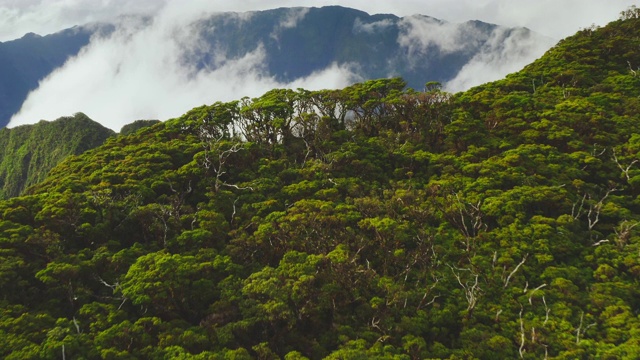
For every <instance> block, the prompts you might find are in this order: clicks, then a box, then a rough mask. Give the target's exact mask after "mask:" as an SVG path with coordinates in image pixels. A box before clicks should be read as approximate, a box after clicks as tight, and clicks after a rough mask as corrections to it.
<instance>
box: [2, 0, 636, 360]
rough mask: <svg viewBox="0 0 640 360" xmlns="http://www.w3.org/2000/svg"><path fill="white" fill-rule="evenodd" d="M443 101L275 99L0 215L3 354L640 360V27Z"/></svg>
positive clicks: (221, 107)
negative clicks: (639, 127)
mask: <svg viewBox="0 0 640 360" xmlns="http://www.w3.org/2000/svg"><path fill="white" fill-rule="evenodd" d="M638 15H639V12H638V11H637V10H635V9H631V10H630V11H629V12H627V13H625V14H624V16H623V19H621V20H619V21H615V22H613V23H611V24H609V25H608V26H606V27H604V28H600V29H595V28H590V29H585V30H582V31H580V32H579V33H578V34H576V35H575V36H573V37H570V38H568V39H565V40H563V41H561V42H560V43H559V44H558V45H557V46H556V47H554V48H553V49H551V50H550V51H549V52H548V53H547V54H546V55H545V56H544V57H543V58H541V59H540V60H538V61H536V62H534V63H533V64H531V65H529V66H527V67H526V68H525V69H524V70H523V71H521V72H518V73H515V74H512V75H510V76H508V77H507V78H506V79H504V80H501V81H497V82H494V83H489V84H486V85H483V86H479V87H476V88H473V89H471V90H469V91H467V92H465V93H460V94H456V95H450V94H447V93H444V92H442V91H441V90H440V88H439V87H438V86H433V84H432V86H429V88H428V89H427V91H425V92H416V91H413V90H406V89H405V83H404V81H403V80H402V79H384V80H373V81H368V82H365V83H361V84H356V85H353V86H350V87H347V88H345V89H343V90H324V91H305V90H283V89H275V90H272V91H269V92H267V93H266V94H264V95H263V96H261V97H259V98H255V99H249V98H244V99H241V100H238V101H233V102H228V103H215V104H213V105H209V106H202V107H199V108H196V109H193V110H191V111H189V112H188V113H186V114H185V115H183V116H182V117H180V118H178V119H173V120H169V121H166V122H163V123H158V124H155V125H154V126H152V127H146V128H143V129H141V130H139V131H137V132H136V133H134V134H131V135H128V136H119V137H115V138H110V139H108V140H107V141H106V143H105V144H104V145H103V146H101V147H99V148H97V149H94V150H90V151H88V152H86V153H84V154H82V155H79V156H72V157H70V158H68V159H67V160H66V161H64V162H63V163H62V164H60V165H58V166H57V167H56V168H55V169H54V170H53V171H52V172H51V173H50V175H49V176H48V178H47V179H46V180H44V181H43V182H41V183H39V184H37V185H35V186H33V187H31V188H30V189H28V190H27V195H25V196H21V197H16V198H12V199H9V200H6V201H2V202H0V215H1V216H0V227H1V229H2V232H1V233H0V234H1V235H0V256H1V257H2V260H1V261H0V293H1V294H2V299H1V300H0V304H1V306H2V312H1V313H0V337H1V338H2V339H4V341H3V342H0V354H1V355H2V356H4V357H5V358H7V359H28V358H61V357H63V358H64V357H67V358H74V359H81V358H86V359H93V358H104V359H116V358H118V359H126V358H131V359H133V358H154V359H155V358H157V359H162V358H178V359H211V358H220V359H226V358H261V359H274V358H285V359H302V358H330V359H331V358H333V359H352V358H357V359H365V358H366V359H369V358H399V359H421V358H449V359H472V358H478V359H498V358H505V359H506V358H524V359H539V358H559V359H576V358H584V359H587V358H603V359H624V358H627V359H632V358H635V357H636V356H637V354H639V353H640V344H639V342H640V334H639V332H640V319H639V318H638V312H639V310H640V296H639V295H640V294H639V292H640V290H639V289H640V287H638V280H639V279H640V257H639V255H638V254H639V252H640V238H639V237H638V233H637V229H638V227H637V226H638V224H640V215H638V214H640V203H639V201H638V195H639V194H640V163H639V160H640V157H639V155H638V151H640V134H639V133H638V131H637V129H638V124H639V121H640V117H639V115H638V114H639V113H640V111H639V110H640V78H639V77H638V74H637V72H638V71H640V52H638V51H637V49H638V48H639V46H640V36H638V34H640V19H638Z"/></svg>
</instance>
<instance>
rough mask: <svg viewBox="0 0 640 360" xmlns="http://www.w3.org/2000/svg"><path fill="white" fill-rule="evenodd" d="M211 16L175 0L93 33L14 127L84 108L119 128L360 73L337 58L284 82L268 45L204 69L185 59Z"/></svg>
mask: <svg viewBox="0 0 640 360" xmlns="http://www.w3.org/2000/svg"><path fill="white" fill-rule="evenodd" d="M203 16H205V15H204V14H203V13H202V12H200V11H189V10H188V9H182V10H178V9H175V8H173V7H172V6H167V7H166V8H165V9H164V10H163V11H162V12H161V13H160V14H158V16H157V17H155V18H154V20H153V21H152V22H151V23H150V24H147V25H146V26H143V25H141V23H140V22H136V21H128V22H123V23H121V25H120V27H119V29H118V31H116V32H115V33H114V34H112V35H111V36H109V37H108V38H96V39H93V41H92V42H91V44H90V45H89V46H88V47H86V48H85V49H83V50H82V51H81V53H80V54H79V55H78V56H77V57H75V58H73V59H71V60H70V61H68V62H67V63H66V64H65V65H64V66H63V67H62V68H60V69H59V70H57V71H55V72H54V73H53V74H51V75H50V76H49V77H47V78H46V79H45V80H43V81H42V82H41V84H40V86H39V87H38V89H37V90H35V91H34V92H32V93H31V94H29V96H28V98H27V100H26V101H25V103H24V104H23V107H22V109H21V110H20V112H19V113H18V114H16V115H14V117H13V118H12V119H11V122H10V124H9V127H13V126H17V125H22V124H26V123H34V122H37V121H39V120H40V119H49V120H51V119H55V118H57V117H60V116H65V115H69V114H73V113H75V112H78V111H82V112H84V113H86V114H87V115H88V116H89V117H91V118H93V119H94V120H96V121H99V122H100V123H102V124H103V125H104V126H107V127H109V128H111V129H114V130H116V131H118V130H119V129H120V128H121V127H122V126H123V125H125V124H127V123H130V122H131V121H133V120H136V119H142V118H144V119H149V118H158V119H162V120H165V119H168V118H171V117H176V116H179V115H181V114H182V113H184V112H185V111H187V110H189V109H191V108H193V107H195V106H199V105H202V104H210V103H213V102H215V101H229V100H234V99H239V98H241V97H243V96H258V95H261V94H263V93H264V92H266V91H268V90H270V89H272V88H276V87H294V88H295V87H305V88H308V89H314V88H315V89H318V88H337V87H344V86H346V85H348V84H349V83H351V82H353V81H354V80H357V79H354V75H353V74H352V72H351V71H350V69H349V68H348V67H339V66H337V65H335V64H334V65H332V66H330V67H329V68H327V69H324V70H323V71H320V72H317V73H314V74H311V75H310V76H308V77H307V78H304V79H298V80H296V81H295V82H293V83H290V84H284V83H279V82H277V81H275V80H274V79H273V78H272V77H270V76H268V75H266V71H265V69H264V68H263V64H264V57H265V53H264V50H263V49H262V47H258V48H256V49H255V50H254V51H252V52H250V53H248V54H247V55H245V56H244V57H242V58H240V59H226V58H224V54H218V56H219V57H220V59H218V62H219V64H221V66H220V67H218V68H216V69H214V70H211V69H205V70H202V71H198V69H196V68H195V66H193V65H189V64H185V63H184V62H183V61H182V59H183V56H184V53H185V52H189V51H197V50H198V48H199V47H200V46H203V45H202V42H201V41H200V39H199V38H198V37H197V36H195V35H194V34H195V33H197V31H193V27H194V26H197V25H196V24H197V23H198V20H199V19H202V17H203ZM141 26H143V27H141Z"/></svg>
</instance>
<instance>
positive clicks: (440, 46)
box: [0, 6, 551, 127]
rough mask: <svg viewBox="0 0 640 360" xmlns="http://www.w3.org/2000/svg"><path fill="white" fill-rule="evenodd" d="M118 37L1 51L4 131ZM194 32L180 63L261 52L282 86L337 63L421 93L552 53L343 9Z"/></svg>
mask: <svg viewBox="0 0 640 360" xmlns="http://www.w3.org/2000/svg"><path fill="white" fill-rule="evenodd" d="M145 22H146V25H144V24H145ZM145 22H142V23H141V25H140V26H148V25H150V24H152V21H151V19H147V20H146V21H145ZM114 28H115V27H114V25H104V24H103V25H91V26H83V27H75V28H73V29H68V30H65V31H61V32H59V33H56V34H52V35H48V36H44V37H41V36H38V35H35V34H29V35H26V36H25V37H23V38H21V39H18V40H14V41H9V42H5V43H0V127H1V126H5V125H6V124H7V123H8V121H9V119H10V117H11V115H13V114H14V113H16V112H17V111H18V110H19V109H20V107H21V104H22V103H23V101H24V100H25V99H26V96H27V94H28V92H29V91H31V90H33V89H35V88H36V87H37V86H38V82H39V81H40V80H42V79H43V78H44V77H45V76H47V75H48V74H50V73H51V72H52V71H54V70H55V69H56V68H58V67H60V66H62V65H63V63H64V62H65V61H66V60H67V59H68V58H69V57H70V56H74V55H76V54H78V52H79V50H80V49H81V48H82V47H83V46H85V45H87V44H88V43H89V40H90V38H91V36H92V35H95V34H96V32H99V33H100V34H101V35H102V36H108V35H109V34H110V33H111V32H112V31H113V30H114ZM192 29H193V30H192V31H193V37H199V38H200V41H199V42H198V48H197V49H184V56H183V62H184V63H185V64H189V65H191V64H195V65H196V68H197V69H204V68H207V69H215V68H216V67H218V66H220V65H222V64H220V63H219V61H220V58H221V57H224V58H225V59H226V61H234V60H235V59H239V58H242V57H243V56H245V55H247V54H248V53H250V52H253V51H256V50H259V49H260V50H261V51H264V53H265V59H266V60H265V64H264V68H265V76H273V77H275V78H276V79H277V80H279V81H282V82H289V81H293V80H295V79H298V78H301V77H305V76H308V75H311V74H312V73H314V72H317V71H321V70H323V69H325V68H327V67H328V66H330V65H332V64H337V65H338V66H346V67H349V69H350V70H351V72H352V73H354V74H355V75H356V77H358V78H360V79H361V80H367V79H376V78H383V77H394V76H401V77H403V78H405V79H406V80H407V82H408V84H409V86H410V87H413V88H415V89H418V90H421V89H423V87H424V84H425V83H426V82H428V81H439V82H442V83H444V82H446V81H448V80H451V79H452V78H454V77H455V76H456V75H457V74H458V73H459V72H460V70H461V69H462V68H463V66H464V65H465V64H467V63H468V62H469V61H470V60H471V59H474V57H476V56H479V55H488V54H493V55H494V57H496V58H500V57H501V56H503V55H504V54H503V52H504V49H502V48H500V46H499V44H502V43H504V42H505V40H506V39H511V40H517V41H514V43H516V44H522V45H521V46H519V47H518V46H516V47H517V48H516V49H513V50H514V51H515V52H522V53H527V52H528V51H531V49H530V48H529V46H530V44H531V43H545V44H548V45H550V44H551V43H550V41H551V40H550V39H546V38H543V37H541V36H539V35H537V34H535V33H532V32H530V31H529V30H527V29H509V28H504V27H500V26H497V25H491V24H486V23H482V22H478V21H470V22H467V23H463V24H450V23H446V22H443V21H440V20H437V19H434V18H430V17H427V16H412V17H406V18H398V17H396V16H393V15H369V14H367V13H365V12H362V11H359V10H354V9H349V8H344V7H339V6H329V7H322V8H280V9H275V10H267V11H258V12H249V13H219V14H215V15H213V16H211V17H209V18H208V19H206V20H202V21H200V22H199V23H197V24H195V26H193V27H192ZM222 55H223V56H222ZM78 107H79V108H78V110H79V111H82V109H81V105H80V104H79V105H78Z"/></svg>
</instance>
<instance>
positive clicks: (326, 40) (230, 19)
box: [196, 6, 553, 90]
mask: <svg viewBox="0 0 640 360" xmlns="http://www.w3.org/2000/svg"><path fill="white" fill-rule="evenodd" d="M198 29H200V33H201V36H202V37H203V39H204V43H206V44H209V45H210V46H211V48H212V49H215V51H216V52H204V53H202V54H200V56H199V57H198V56H196V59H197V60H198V61H199V62H198V63H200V64H206V66H209V67H215V66H216V61H215V60H216V57H215V56H216V55H217V56H218V57H219V52H222V53H224V54H225V55H226V56H227V57H230V58H240V57H243V56H245V55H246V54H248V53H249V52H252V51H255V50H256V49H260V48H261V49H263V50H264V52H265V54H266V68H267V69H268V73H269V74H270V75H272V76H275V77H276V79H277V80H279V81H282V82H289V81H293V80H295V79H298V78H301V77H306V76H309V75H311V74H312V73H313V72H316V71H320V70H322V69H325V68H327V67H329V66H330V65H331V64H332V63H336V64H338V65H341V66H348V65H350V66H351V69H352V71H353V72H355V73H356V74H357V75H359V76H360V77H361V78H362V79H365V80H367V79H377V78H386V77H393V76H400V77H403V78H405V79H407V81H408V85H409V86H410V87H412V88H414V89H417V90H423V89H424V84H425V83H426V82H427V81H439V82H442V83H444V82H446V81H449V80H451V79H453V78H454V77H455V76H456V75H457V74H458V73H459V72H460V70H461V69H462V68H463V66H465V65H466V64H468V63H469V62H470V61H471V60H472V59H474V58H476V57H482V56H486V57H493V59H494V60H496V61H497V59H500V58H503V60H506V59H504V57H506V56H507V55H508V54H506V53H505V52H515V53H518V52H519V53H521V54H527V53H529V52H531V51H534V50H532V49H531V48H532V47H539V46H540V44H544V48H545V49H546V48H548V47H550V46H551V45H552V44H553V41H552V40H551V39H547V38H544V37H542V36H541V35H539V34H536V33H533V32H531V31H529V30H528V29H524V28H506V27H502V26H498V25H493V24H487V23H483V22H480V21H468V22H465V23H461V24H455V23H448V22H446V21H442V20H438V19H435V18H432V17H429V16H423V15H414V16H408V17H403V18H399V17H397V16H394V15H390V14H377V15H369V14H367V13H365V12H363V11H359V10H355V9H350V8H344V7H340V6H327V7H321V8H280V9H275V10H267V11H259V12H251V13H241V14H230V13H222V14H217V15H215V16H213V17H211V18H209V19H207V20H203V21H201V23H200V24H199V26H198ZM511 43H515V44H516V45H515V46H514V47H513V48H509V49H507V48H508V47H509V46H510V44H511ZM518 44H519V45H518Z"/></svg>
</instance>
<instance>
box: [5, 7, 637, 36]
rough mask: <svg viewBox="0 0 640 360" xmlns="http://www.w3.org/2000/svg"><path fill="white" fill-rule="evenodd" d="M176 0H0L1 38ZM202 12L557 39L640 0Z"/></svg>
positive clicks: (156, 9) (602, 21)
mask: <svg viewBox="0 0 640 360" xmlns="http://www.w3.org/2000/svg"><path fill="white" fill-rule="evenodd" d="M170 2H174V3H175V1H174V0H0V19H2V23H1V24H0V41H6V40H11V39H16V38H19V37H22V35H24V34H25V33H27V32H35V33H39V34H42V35H44V34H49V33H52V32H55V31H59V30H62V29H64V28H68V27H71V26H74V25H79V24H85V23H87V22H93V21H113V19H115V18H117V17H119V16H122V15H125V14H132V13H133V14H144V15H151V14H155V13H158V12H159V11H161V9H162V8H164V7H165V6H166V5H167V3H170ZM179 3H180V4H181V5H182V6H183V7H185V8H194V7H200V8H201V9H202V10H203V11H209V12H210V11H218V12H221V11H237V12H245V11H256V10H266V9H273V8H277V7H299V6H305V7H310V6H318V7H319V6H327V5H341V6H347V7H353V8H356V9H361V10H364V11H366V12H368V13H370V14H377V13H391V14H395V15H397V16H409V15H414V14H422V15H429V16H432V17H435V18H438V19H442V20H447V21H450V22H466V21H468V20H481V21H484V22H490V23H494V24H500V25H504V26H510V27H515V26H524V27H528V28H530V29H532V30H534V31H536V32H538V33H540V34H543V35H546V36H549V37H552V38H555V39H557V40H559V39H561V38H564V37H566V36H569V35H572V34H573V33H575V32H576V31H577V30H579V29H580V28H585V27H588V26H590V25H591V24H596V25H605V24H606V23H608V22H610V21H612V20H615V19H616V18H617V17H618V14H619V13H620V11H622V10H625V9H626V8H628V7H629V6H631V5H634V4H636V5H637V0H606V1H603V0H562V1H557V0H535V1H534V0H456V1H450V0H395V1H388V0H368V1H363V0H341V1H337V0H305V1H301V0H243V1H228V0H209V1H202V0H182V1H180V2H179Z"/></svg>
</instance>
